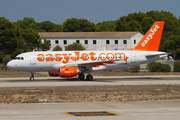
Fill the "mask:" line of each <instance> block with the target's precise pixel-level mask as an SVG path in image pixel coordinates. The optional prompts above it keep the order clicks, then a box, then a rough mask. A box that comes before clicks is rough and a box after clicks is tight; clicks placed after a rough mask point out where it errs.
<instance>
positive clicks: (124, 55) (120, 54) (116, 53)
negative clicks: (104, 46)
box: [115, 53, 126, 60]
mask: <svg viewBox="0 0 180 120" xmlns="http://www.w3.org/2000/svg"><path fill="white" fill-rule="evenodd" d="M117 55H119V58H120V59H121V55H124V58H126V55H125V54H124V53H115V57H116V60H117Z"/></svg>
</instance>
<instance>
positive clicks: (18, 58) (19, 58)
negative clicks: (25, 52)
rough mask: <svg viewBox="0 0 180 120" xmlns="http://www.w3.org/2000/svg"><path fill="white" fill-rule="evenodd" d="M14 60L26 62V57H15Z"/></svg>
mask: <svg viewBox="0 0 180 120" xmlns="http://www.w3.org/2000/svg"><path fill="white" fill-rule="evenodd" d="M14 60H24V57H15V58H14Z"/></svg>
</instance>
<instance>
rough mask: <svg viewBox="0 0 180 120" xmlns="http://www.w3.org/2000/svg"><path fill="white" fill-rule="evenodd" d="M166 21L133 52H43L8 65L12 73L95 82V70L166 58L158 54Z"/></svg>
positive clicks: (151, 32)
mask: <svg viewBox="0 0 180 120" xmlns="http://www.w3.org/2000/svg"><path fill="white" fill-rule="evenodd" d="M163 27H164V21H157V22H155V23H154V25H153V26H152V27H151V28H150V30H149V31H148V32H147V33H146V35H145V36H144V37H143V38H142V40H141V41H140V42H139V43H138V45H137V46H136V47H135V48H133V49H131V50H127V51H126V50H123V51H120V50H115V51H39V52H27V53H22V54H20V55H18V56H16V57H15V58H14V59H13V60H11V61H10V62H8V64H7V66H8V68H10V69H12V70H20V71H30V72H31V73H32V74H31V77H30V80H34V72H37V71H48V72H49V75H50V76H60V77H63V78H70V77H75V76H77V75H78V78H79V79H80V80H84V79H85V75H84V73H87V74H88V75H87V76H86V80H93V76H92V75H91V74H90V72H92V71H99V70H113V69H122V68H125V67H132V66H135V65H139V64H142V63H147V62H150V61H154V60H158V59H160V58H163V57H166V56H167V53H166V52H158V49H159V44H160V41H161V35H162V32H163Z"/></svg>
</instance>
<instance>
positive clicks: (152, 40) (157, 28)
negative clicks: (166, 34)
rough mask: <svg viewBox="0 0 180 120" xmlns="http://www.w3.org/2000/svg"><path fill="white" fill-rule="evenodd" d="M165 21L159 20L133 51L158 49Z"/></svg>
mask: <svg viewBox="0 0 180 120" xmlns="http://www.w3.org/2000/svg"><path fill="white" fill-rule="evenodd" d="M164 23H165V22H164V21H157V22H155V23H154V25H153V26H152V27H151V28H150V30H149V31H148V32H147V33H146V35H145V36H144V37H143V38H142V40H141V41H140V42H139V44H138V45H137V46H136V47H135V48H133V49H131V50H132V51H158V49H159V44H160V41H161V36H162V32H163V27H164Z"/></svg>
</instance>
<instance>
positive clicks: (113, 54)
mask: <svg viewBox="0 0 180 120" xmlns="http://www.w3.org/2000/svg"><path fill="white" fill-rule="evenodd" d="M110 54H111V55H112V56H113V57H112V58H111V59H110V57H108V56H109V55H110ZM106 57H107V59H108V60H113V59H114V54H112V53H108V54H107V55H106Z"/></svg>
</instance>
